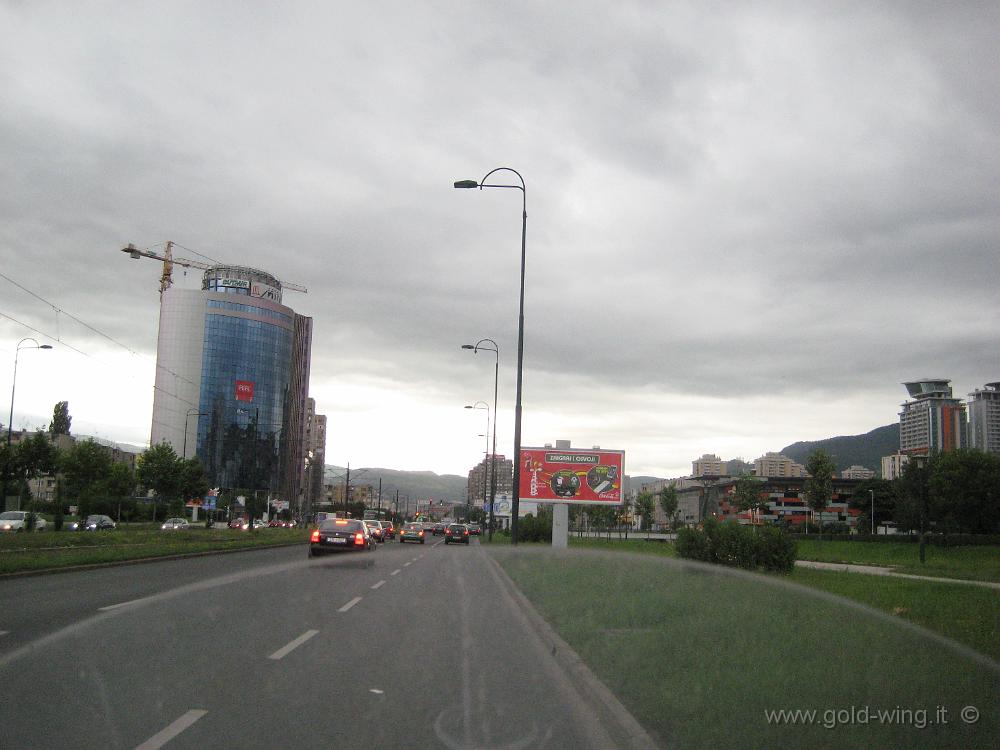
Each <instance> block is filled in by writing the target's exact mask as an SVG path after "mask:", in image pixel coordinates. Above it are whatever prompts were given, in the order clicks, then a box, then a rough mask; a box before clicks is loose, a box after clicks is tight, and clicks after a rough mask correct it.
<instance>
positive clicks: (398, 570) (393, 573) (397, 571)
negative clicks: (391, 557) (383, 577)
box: [389, 568, 402, 576]
mask: <svg viewBox="0 0 1000 750" xmlns="http://www.w3.org/2000/svg"><path fill="white" fill-rule="evenodd" d="M401 570H402V568H396V569H395V570H394V571H392V572H391V573H390V574H389V575H391V576H394V575H396V574H397V573H399V572H400V571H401Z"/></svg>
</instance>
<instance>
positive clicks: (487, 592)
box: [0, 539, 615, 750]
mask: <svg viewBox="0 0 1000 750" xmlns="http://www.w3.org/2000/svg"><path fill="white" fill-rule="evenodd" d="M4 631H6V632H4ZM0 632H3V635H0V680H2V685H3V691H2V698H0V745H2V747H3V748H32V747H38V748H54V747H79V748H143V749H144V750H152V748H157V747H162V746H167V747H169V748H171V749H173V748H206V747H219V748H236V747H238V748H258V747H259V748H284V747H319V748H322V747H365V748H372V747H390V748H391V747H407V748H433V747H445V748H505V749H506V750H517V749H519V748H562V747H567V748H570V747H571V748H574V749H579V748H588V747H594V748H606V747H613V746H614V745H615V743H614V741H613V740H612V738H611V737H610V736H609V734H608V733H607V732H606V731H605V727H602V726H600V725H599V724H597V722H596V720H595V719H594V718H593V717H594V712H593V711H592V710H591V707H590V706H589V705H588V704H587V703H586V702H585V701H584V700H583V699H582V698H581V697H580V694H579V693H578V692H577V690H576V689H575V688H574V686H573V685H572V684H571V683H570V681H569V680H568V679H567V677H566V675H565V674H564V673H563V672H562V671H561V670H560V669H559V667H558V666H557V665H556V663H555V661H554V660H553V659H552V658H551V656H550V655H549V653H548V652H547V651H546V649H545V646H544V645H543V644H542V642H541V640H539V639H538V638H537V636H536V635H535V633H534V631H533V630H532V629H531V628H530V627H529V625H528V624H527V620H526V619H525V618H524V616H523V614H522V612H521V610H520V609H519V608H518V607H517V605H515V604H514V602H513V600H512V599H511V597H510V596H509V594H508V593H507V591H506V589H505V587H504V586H503V584H502V582H501V578H500V577H499V575H498V574H497V572H496V570H495V569H494V567H493V565H492V563H491V562H490V561H489V559H488V556H487V554H486V552H485V551H484V550H483V549H482V548H481V547H480V546H479V544H478V542H477V541H473V543H472V544H471V545H469V546H465V545H450V546H447V547H446V546H445V545H444V544H442V543H441V542H440V541H439V540H438V541H435V540H433V539H429V540H428V541H427V543H426V544H424V545H415V544H406V545H402V544H399V543H398V542H390V543H387V544H385V545H381V546H380V547H379V548H378V550H376V551H375V552H372V553H342V554H338V555H331V556H329V557H321V558H317V559H307V556H306V548H305V547H304V546H303V547H290V548H282V549H271V550H261V551H255V552H246V553H240V554H233V555H221V556H212V557H201V558H193V559H187V560H174V561H163V562H157V563H149V564H145V565H135V566H127V567H119V568H107V569H101V570H94V571H85V572H78V573H65V574H59V575H51V576H42V577H34V578H22V579H13V580H6V581H0Z"/></svg>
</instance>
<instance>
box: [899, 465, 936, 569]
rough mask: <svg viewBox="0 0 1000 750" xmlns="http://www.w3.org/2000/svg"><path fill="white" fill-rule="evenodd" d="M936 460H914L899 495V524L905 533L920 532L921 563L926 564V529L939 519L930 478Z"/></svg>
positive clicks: (903, 476) (902, 480)
mask: <svg viewBox="0 0 1000 750" xmlns="http://www.w3.org/2000/svg"><path fill="white" fill-rule="evenodd" d="M935 458H936V457H932V458H927V457H926V456H914V457H913V458H911V459H910V461H909V463H907V464H906V467H905V468H904V469H903V474H902V475H901V476H900V478H899V486H900V495H899V502H898V503H897V504H896V523H897V524H898V525H899V526H900V527H901V528H903V529H904V530H912V529H916V530H918V531H919V532H920V562H921V563H923V562H925V560H926V558H925V551H924V550H925V546H926V543H927V536H926V535H927V528H928V527H929V526H930V524H931V523H932V520H934V519H935V518H936V516H937V515H938V514H937V512H936V510H937V509H936V508H933V507H932V505H931V494H930V476H931V472H932V469H933V463H934V460H935Z"/></svg>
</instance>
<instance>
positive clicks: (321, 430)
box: [302, 398, 326, 514]
mask: <svg viewBox="0 0 1000 750" xmlns="http://www.w3.org/2000/svg"><path fill="white" fill-rule="evenodd" d="M305 424H306V436H305V456H304V462H303V466H302V509H303V512H304V513H306V514H308V513H310V512H311V509H312V507H313V506H314V505H315V504H316V503H318V502H320V501H321V500H322V498H323V472H324V465H325V462H326V417H325V416H323V415H322V414H317V413H316V400H315V399H313V398H307V399H306V419H305Z"/></svg>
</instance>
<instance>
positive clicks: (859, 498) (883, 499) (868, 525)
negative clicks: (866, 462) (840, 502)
mask: <svg viewBox="0 0 1000 750" xmlns="http://www.w3.org/2000/svg"><path fill="white" fill-rule="evenodd" d="M898 495H899V488H898V486H897V485H896V484H894V483H893V482H890V481H889V480H888V479H866V480H865V481H863V482H862V483H861V484H859V485H858V486H857V487H855V488H854V492H853V493H852V494H851V497H850V499H849V500H848V501H847V503H848V506H849V507H851V508H853V509H855V510H859V511H861V515H860V516H859V517H858V527H857V528H858V531H859V532H860V533H862V534H867V533H870V532H871V529H872V500H873V499H874V501H875V525H876V526H877V525H878V524H879V522H880V521H887V520H889V519H892V518H895V515H896V500H897V497H898Z"/></svg>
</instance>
